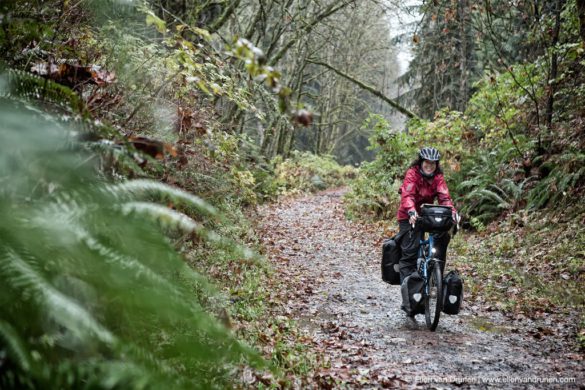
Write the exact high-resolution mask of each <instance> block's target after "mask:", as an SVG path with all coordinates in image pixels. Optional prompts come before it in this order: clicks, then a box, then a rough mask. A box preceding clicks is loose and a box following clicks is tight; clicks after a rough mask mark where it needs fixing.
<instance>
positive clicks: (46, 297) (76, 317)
mask: <svg viewBox="0 0 585 390" xmlns="http://www.w3.org/2000/svg"><path fill="white" fill-rule="evenodd" d="M0 273H3V274H4V276H5V277H4V278H3V279H4V280H6V281H7V283H8V284H11V285H12V287H13V288H15V289H22V290H24V291H26V292H30V293H31V295H32V296H33V297H35V299H36V302H37V304H39V306H40V307H42V308H44V310H45V312H46V313H47V314H48V316H49V317H51V318H52V319H53V320H54V321H55V322H56V323H58V324H60V325H62V326H63V327H64V328H66V329H69V330H70V331H71V332H72V333H73V334H75V335H77V336H84V335H91V336H94V337H97V339H98V340H100V341H102V342H103V343H106V344H113V343H115V342H116V338H115V337H114V335H113V334H112V333H110V331H109V330H107V329H106V328H104V327H103V326H102V325H101V324H100V323H99V322H98V321H96V320H95V319H94V318H93V316H92V315H91V314H90V313H89V312H87V311H86V310H85V309H84V308H83V307H81V306H80V305H79V304H78V303H77V302H75V301H74V300H72V299H70V298H69V297H67V296H66V295H64V294H62V293H61V292H60V291H59V290H57V289H55V288H54V287H53V286H51V284H49V283H48V282H47V281H46V280H45V279H44V278H43V277H42V276H41V275H40V274H39V273H38V272H37V271H35V270H34V269H33V268H32V267H31V266H29V264H27V262H26V261H25V260H24V259H23V258H22V257H20V256H19V255H18V254H17V253H16V252H14V251H13V250H11V249H7V250H6V252H5V253H4V256H2V257H0Z"/></svg>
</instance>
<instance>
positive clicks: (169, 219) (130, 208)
mask: <svg viewBox="0 0 585 390" xmlns="http://www.w3.org/2000/svg"><path fill="white" fill-rule="evenodd" d="M121 210H122V212H123V213H124V214H130V213H138V214H142V215H148V216H151V217H154V218H155V219H156V220H157V221H158V222H159V223H161V224H162V225H163V226H165V227H168V228H171V229H179V230H181V231H183V232H184V233H188V234H190V233H194V234H196V235H197V236H199V237H201V238H203V239H205V240H206V241H208V242H210V243H212V244H216V245H220V246H223V247H226V248H230V249H232V250H235V251H237V252H238V253H239V254H240V255H242V256H243V257H244V258H245V259H248V260H249V259H253V258H255V257H256V256H255V254H254V252H253V251H251V250H250V249H248V248H246V247H244V246H241V245H239V244H237V243H235V242H234V241H232V240H230V239H227V238H224V237H222V236H220V235H219V234H217V233H215V232H213V231H210V230H208V229H206V228H205V227H204V226H203V225H201V224H199V223H197V222H195V221H194V220H193V219H191V218H189V217H188V216H186V215H185V214H182V213H179V212H177V211H175V210H172V209H169V208H168V207H165V206H161V205H158V204H154V203H148V202H128V203H125V204H123V205H122V206H121Z"/></svg>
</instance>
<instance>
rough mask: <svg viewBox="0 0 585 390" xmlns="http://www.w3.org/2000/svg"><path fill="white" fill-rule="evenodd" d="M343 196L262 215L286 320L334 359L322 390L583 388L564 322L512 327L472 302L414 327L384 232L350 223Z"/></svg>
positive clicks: (283, 205)
mask: <svg viewBox="0 0 585 390" xmlns="http://www.w3.org/2000/svg"><path fill="white" fill-rule="evenodd" d="M342 195H343V189H338V190H328V191H324V192H322V193H319V194H316V195H310V196H304V197H301V198H293V199H287V200H284V201H281V202H279V203H277V204H271V205H266V206H264V207H263V208H262V209H261V210H260V215H261V225H260V226H261V237H262V241H263V244H264V246H265V248H266V250H267V256H268V258H269V259H270V261H271V262H272V263H273V264H274V266H275V268H276V270H277V273H278V274H280V275H281V278H282V283H283V284H284V286H283V287H284V290H285V291H286V298H285V299H286V300H285V305H284V310H283V314H284V315H286V316H288V317H292V318H294V319H295V320H296V321H297V322H298V323H299V325H300V328H301V330H302V331H303V332H304V333H305V334H306V340H307V344H308V345H309V346H310V348H313V350H314V351H316V352H318V353H321V354H322V355H323V356H325V359H326V360H327V362H328V363H327V367H323V368H322V369H321V370H320V371H319V372H318V373H317V374H316V375H315V377H314V378H311V382H312V384H313V386H314V387H316V388H317V387H325V388H327V387H336V388H337V387H347V388H380V387H386V388H440V389H449V388H458V389H468V388H470V389H492V388H507V389H533V388H547V389H548V388H574V389H579V388H581V389H583V388H585V381H584V378H585V369H584V364H583V354H582V353H579V352H577V351H576V350H575V346H574V345H572V344H571V343H570V342H569V341H567V340H568V339H567V338H566V337H557V335H556V333H555V334H550V335H548V334H547V332H546V329H550V328H551V326H552V325H553V323H554V324H555V325H556V326H557V328H558V327H559V325H558V321H562V319H558V318H553V317H547V318H543V319H541V320H539V321H538V322H535V321H532V320H524V321H512V320H511V319H508V318H506V317H504V316H503V315H502V314H500V313H499V312H497V311H482V309H481V308H479V307H478V306H476V305H473V303H470V302H465V301H464V306H463V309H462V311H461V313H460V315H458V316H448V315H445V314H442V315H441V319H440V322H439V326H438V328H437V330H436V332H430V331H428V330H427V329H426V326H425V323H424V315H418V316H417V321H418V326H416V327H413V326H412V325H411V324H409V323H408V322H407V321H406V319H405V315H404V313H403V312H402V311H400V309H399V307H400V291H399V287H398V286H389V285H387V284H386V283H384V282H382V280H381V277H380V252H381V247H380V246H381V242H382V239H383V237H382V235H381V234H382V233H381V232H380V231H379V229H376V228H375V227H373V226H370V225H364V224H358V223H353V222H351V221H347V220H346V219H345V217H344V213H343V205H342V203H341V199H342ZM447 269H449V264H447ZM463 277H464V278H465V275H463ZM565 322H568V321H566V320H565ZM547 324H548V327H547ZM562 327H563V326H561V328H562ZM565 328H566V329H565V330H566V332H567V333H568V332H570V331H571V324H570V323H569V322H568V323H567V324H566V326H565ZM534 329H538V330H542V329H544V330H545V331H538V332H536V333H535V332H534ZM569 340H570V338H569Z"/></svg>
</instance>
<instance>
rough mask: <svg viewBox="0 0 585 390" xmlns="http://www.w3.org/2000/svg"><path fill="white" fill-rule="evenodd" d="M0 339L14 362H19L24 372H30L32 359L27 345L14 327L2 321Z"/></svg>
mask: <svg viewBox="0 0 585 390" xmlns="http://www.w3.org/2000/svg"><path fill="white" fill-rule="evenodd" d="M0 338H2V339H3V340H4V344H5V345H6V346H7V348H8V353H9V355H10V356H11V357H12V359H13V361H15V362H17V363H18V364H19V366H20V368H21V369H22V370H23V371H25V372H26V371H29V370H30V369H31V367H32V359H31V356H30V354H29V351H28V349H27V347H26V345H25V344H24V342H23V341H22V339H21V338H20V335H19V334H18V332H16V330H15V329H14V327H12V326H11V325H10V324H9V323H7V322H5V321H3V320H0Z"/></svg>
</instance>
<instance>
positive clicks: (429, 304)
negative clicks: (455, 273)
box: [425, 262, 443, 331]
mask: <svg viewBox="0 0 585 390" xmlns="http://www.w3.org/2000/svg"><path fill="white" fill-rule="evenodd" d="M428 283H429V284H428V288H429V289H428V294H427V295H426V297H425V320H426V322H427V328H429V330H431V331H434V330H435V329H437V325H439V317H440V316H441V309H442V307H443V275H442V273H441V266H440V265H439V263H437V262H435V263H433V267H432V271H431V272H430V275H429V281H428Z"/></svg>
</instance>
